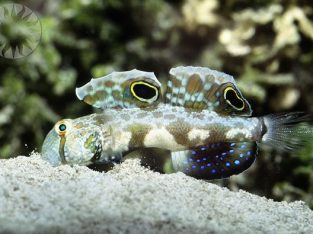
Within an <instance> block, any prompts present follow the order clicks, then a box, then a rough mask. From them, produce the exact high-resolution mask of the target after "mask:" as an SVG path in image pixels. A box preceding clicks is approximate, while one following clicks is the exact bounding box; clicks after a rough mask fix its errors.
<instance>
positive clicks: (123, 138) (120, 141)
mask: <svg viewBox="0 0 313 234" xmlns="http://www.w3.org/2000/svg"><path fill="white" fill-rule="evenodd" d="M131 137H132V133H131V132H127V131H125V132H124V131H122V132H121V133H120V134H116V135H115V137H114V144H113V146H112V150H113V152H122V151H124V150H128V144H129V142H130V139H131Z"/></svg>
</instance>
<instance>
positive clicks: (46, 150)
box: [41, 129, 65, 166]
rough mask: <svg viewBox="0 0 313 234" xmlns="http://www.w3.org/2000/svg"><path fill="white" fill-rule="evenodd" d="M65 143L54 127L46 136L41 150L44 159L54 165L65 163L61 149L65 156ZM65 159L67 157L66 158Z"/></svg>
mask: <svg viewBox="0 0 313 234" xmlns="http://www.w3.org/2000/svg"><path fill="white" fill-rule="evenodd" d="M64 145H65V141H64V143H62V142H61V141H60V138H59V136H58V135H57V134H56V132H55V131H54V129H52V130H51V131H50V132H49V133H48V135H47V136H46V138H45V140H44V142H43V145H42V150H41V157H42V159H43V160H45V161H47V162H49V163H50V164H51V165H52V166H59V165H61V164H62V163H63V160H62V157H61V156H60V151H62V152H63V156H64ZM64 160H65V159H64Z"/></svg>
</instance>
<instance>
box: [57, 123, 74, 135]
mask: <svg viewBox="0 0 313 234" xmlns="http://www.w3.org/2000/svg"><path fill="white" fill-rule="evenodd" d="M70 128H71V120H70V119H62V120H60V121H58V122H57V123H56V124H55V126H54V130H55V131H56V133H57V134H58V135H59V136H64V135H65V134H66V133H67V131H68V130H69V129H70Z"/></svg>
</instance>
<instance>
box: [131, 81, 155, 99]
mask: <svg viewBox="0 0 313 234" xmlns="http://www.w3.org/2000/svg"><path fill="white" fill-rule="evenodd" d="M130 92H131V94H132V95H133V96H134V97H135V98H136V99H138V100H139V101H142V102H147V103H152V102H154V101H156V100H157V99H158V97H159V90H158V88H157V87H155V86H153V85H152V84H149V83H147V82H144V81H135V82H133V83H132V84H131V85H130Z"/></svg>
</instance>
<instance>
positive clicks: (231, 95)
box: [224, 87, 245, 111]
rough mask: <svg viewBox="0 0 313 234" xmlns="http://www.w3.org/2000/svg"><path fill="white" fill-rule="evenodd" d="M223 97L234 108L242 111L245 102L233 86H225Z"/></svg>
mask: <svg viewBox="0 0 313 234" xmlns="http://www.w3.org/2000/svg"><path fill="white" fill-rule="evenodd" d="M224 98H225V100H226V102H227V103H228V104H229V105H230V106H231V107H233V108H234V109H235V110H238V111H242V110H243V109H244V108H245V102H244V101H243V99H242V98H241V97H240V96H239V94H238V92H237V91H236V90H235V89H234V88H233V87H227V88H226V89H225V90H224Z"/></svg>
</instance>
